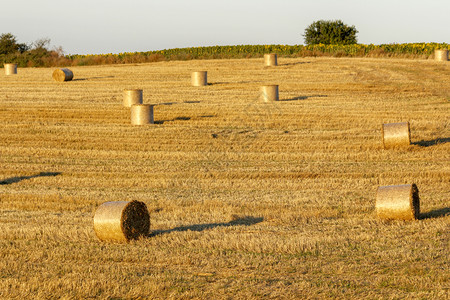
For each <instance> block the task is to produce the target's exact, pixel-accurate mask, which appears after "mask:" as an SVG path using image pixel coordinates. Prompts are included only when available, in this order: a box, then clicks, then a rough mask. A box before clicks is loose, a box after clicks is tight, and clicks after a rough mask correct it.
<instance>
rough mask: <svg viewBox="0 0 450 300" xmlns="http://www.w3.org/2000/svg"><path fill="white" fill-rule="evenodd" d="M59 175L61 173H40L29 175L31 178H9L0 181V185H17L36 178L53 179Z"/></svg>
mask: <svg viewBox="0 0 450 300" xmlns="http://www.w3.org/2000/svg"><path fill="white" fill-rule="evenodd" d="M60 174H61V172H41V173H39V174H36V175H31V176H20V177H11V178H7V179H5V180H2V181H0V185H3V184H12V183H17V182H20V181H22V180H27V179H32V178H37V177H53V176H58V175H60Z"/></svg>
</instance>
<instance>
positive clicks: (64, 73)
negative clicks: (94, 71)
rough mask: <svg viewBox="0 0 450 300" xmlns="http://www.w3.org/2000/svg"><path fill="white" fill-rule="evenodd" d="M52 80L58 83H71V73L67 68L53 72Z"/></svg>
mask: <svg viewBox="0 0 450 300" xmlns="http://www.w3.org/2000/svg"><path fill="white" fill-rule="evenodd" d="M53 79H54V80H56V81H59V82H64V81H71V80H72V79H73V72H72V71H71V70H69V69H67V68H63V69H56V70H55V71H53Z"/></svg>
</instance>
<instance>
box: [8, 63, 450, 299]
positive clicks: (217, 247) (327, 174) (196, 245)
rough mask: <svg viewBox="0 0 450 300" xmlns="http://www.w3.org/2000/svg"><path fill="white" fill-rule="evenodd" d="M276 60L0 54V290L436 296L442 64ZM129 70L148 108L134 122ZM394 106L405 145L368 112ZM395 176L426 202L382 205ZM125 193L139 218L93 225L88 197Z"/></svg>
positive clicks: (443, 144) (441, 284)
mask: <svg viewBox="0 0 450 300" xmlns="http://www.w3.org/2000/svg"><path fill="white" fill-rule="evenodd" d="M279 64H280V65H279V66H278V67H271V68H267V67H264V66H263V60H262V59H248V60H245V59H243V60H200V61H186V62H159V63H151V64H137V65H111V66H96V67H73V68H71V70H72V71H73V72H74V75H75V79H74V81H71V82H65V83H57V82H54V81H53V80H52V78H51V74H52V72H53V69H19V70H18V75H14V76H6V75H4V73H3V70H2V72H1V73H0V121H1V125H2V129H1V131H0V137H1V138H0V141H1V142H0V154H1V156H0V181H1V185H0V224H1V230H0V253H1V259H0V297H1V298H17V299H22V298H43V299H46V298H48V299H50V298H52V299H54V298H65V299H72V298H89V297H96V298H160V299H167V298H196V299H200V298H202V299H205V298H210V299H232V298H235V299H252V298H313V299H314V298H315V299H320V298H375V299H378V298H393V299H397V298H398V299H400V298H402V299H403V298H427V299H444V298H446V297H448V296H449V293H450V289H449V288H450V279H449V274H450V272H449V261H450V255H449V240H450V233H449V232H450V203H449V198H450V189H449V185H450V184H449V180H450V117H449V112H450V103H449V100H450V64H449V63H437V62H434V61H426V60H400V59H399V60H396V59H346V58H339V59H336V58H298V59H283V58H280V59H279ZM198 70H207V71H208V81H209V82H210V83H211V84H210V85H209V86H207V87H192V86H190V73H191V72H192V71H198ZM264 84H279V88H280V98H281V100H283V101H278V102H271V103H263V102H261V101H260V100H259V99H258V96H259V87H260V86H261V85H264ZM128 88H142V89H143V90H144V103H153V104H159V105H157V106H155V122H156V124H154V125H151V126H144V127H139V126H138V127H136V126H131V125H130V112H129V109H127V108H124V107H122V90H123V89H128ZM402 121H409V122H410V124H411V139H412V145H411V146H409V147H407V148H403V149H394V150H383V149H382V145H381V124H383V123H391V122H402ZM406 183H416V184H417V186H418V188H419V195H420V199H421V212H422V214H421V219H420V220H417V221H412V222H404V221H391V222H386V221H380V220H378V219H377V218H376V215H375V211H374V206H375V193H376V189H377V187H378V186H380V185H395V184H406ZM121 200H139V201H143V202H145V203H146V204H147V207H148V208H149V211H150V216H151V234H150V235H149V236H148V237H146V238H142V239H140V240H137V241H133V242H130V243H128V244H108V243H102V242H99V241H98V239H97V238H96V236H95V234H94V231H93V224H92V222H93V215H94V212H95V209H96V208H97V207H98V206H99V205H100V204H101V203H103V202H106V201H121Z"/></svg>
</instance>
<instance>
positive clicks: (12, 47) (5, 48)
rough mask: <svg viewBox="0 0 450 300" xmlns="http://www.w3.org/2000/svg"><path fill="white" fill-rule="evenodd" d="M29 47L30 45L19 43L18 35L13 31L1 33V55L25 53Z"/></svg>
mask: <svg viewBox="0 0 450 300" xmlns="http://www.w3.org/2000/svg"><path fill="white" fill-rule="evenodd" d="M29 49H30V47H29V46H28V45H26V44H20V43H17V40H16V37H15V36H14V35H12V34H11V33H3V34H2V35H0V55H2V54H3V55H8V54H14V53H17V52H19V53H23V52H25V51H27V50H29Z"/></svg>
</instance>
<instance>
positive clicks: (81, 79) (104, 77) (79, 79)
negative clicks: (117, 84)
mask: <svg viewBox="0 0 450 300" xmlns="http://www.w3.org/2000/svg"><path fill="white" fill-rule="evenodd" d="M106 78H114V76H112V75H111V76H102V77H89V78H75V79H72V81H83V80H93V79H106Z"/></svg>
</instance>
